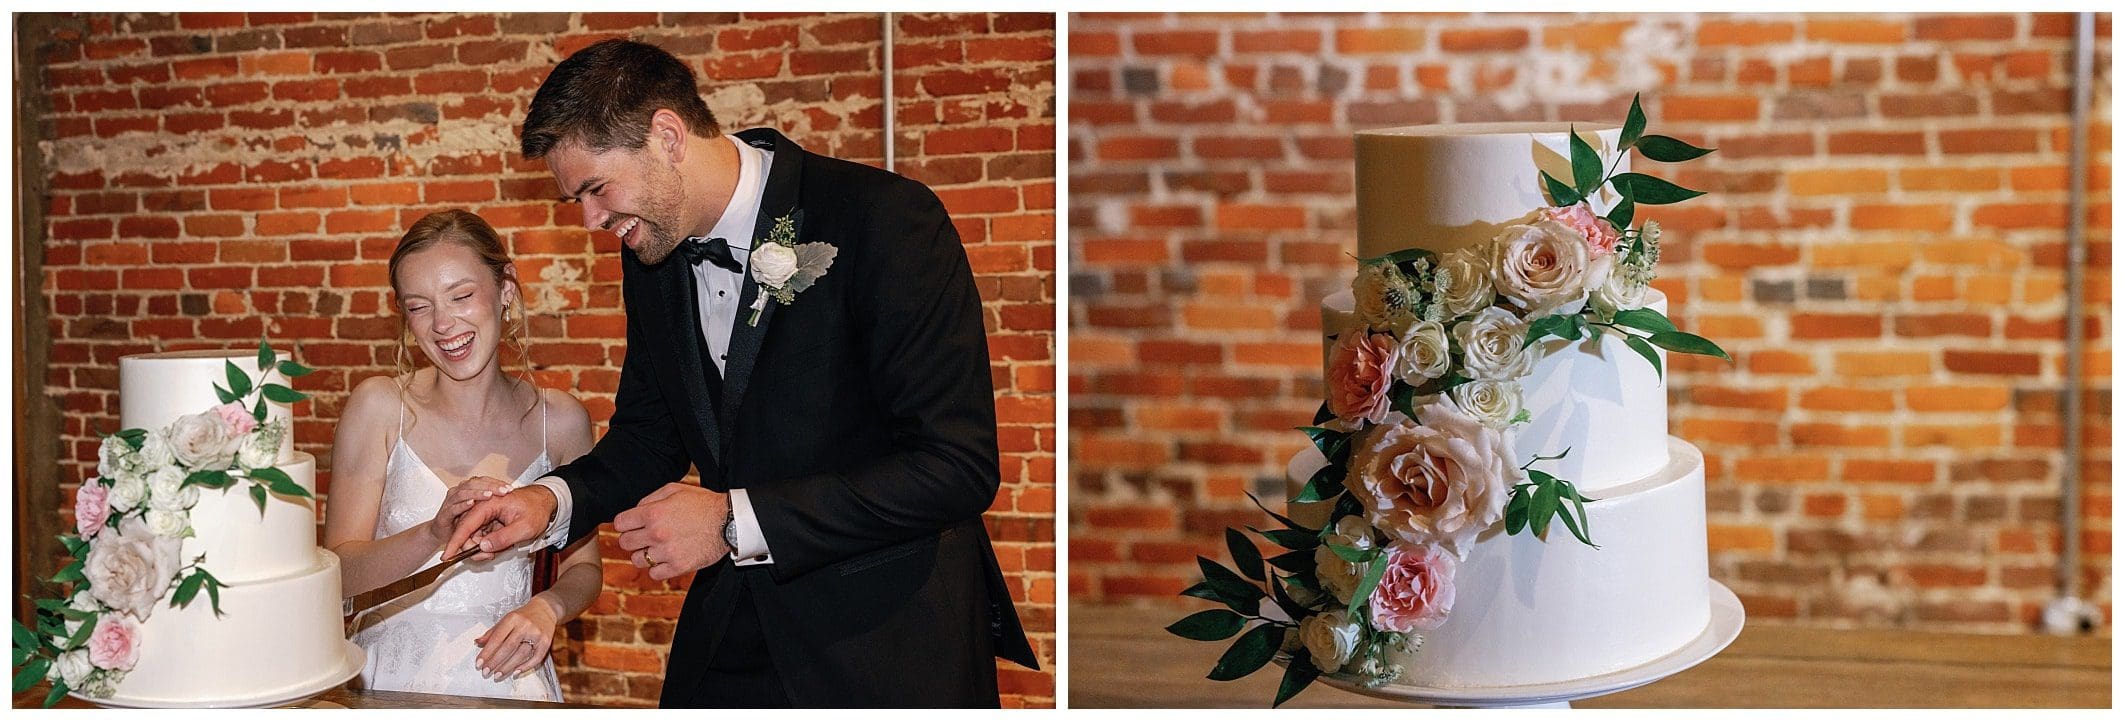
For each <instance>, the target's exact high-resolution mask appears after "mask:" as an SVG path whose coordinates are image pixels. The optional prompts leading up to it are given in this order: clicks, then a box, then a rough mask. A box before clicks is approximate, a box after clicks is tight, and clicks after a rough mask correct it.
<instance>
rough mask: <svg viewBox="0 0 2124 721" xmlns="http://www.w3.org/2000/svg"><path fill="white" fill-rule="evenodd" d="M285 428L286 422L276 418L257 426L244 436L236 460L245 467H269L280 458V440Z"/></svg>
mask: <svg viewBox="0 0 2124 721" xmlns="http://www.w3.org/2000/svg"><path fill="white" fill-rule="evenodd" d="M286 428H287V425H286V423H285V422H284V421H278V420H276V421H272V422H269V423H265V424H263V425H260V426H258V430H255V431H252V432H251V433H250V435H247V436H244V439H243V447H242V448H240V449H238V450H237V451H236V461H237V462H238V463H241V464H243V467H245V468H268V467H271V466H272V465H273V464H274V463H275V462H278V461H279V460H280V440H281V439H282V438H284V437H286Z"/></svg>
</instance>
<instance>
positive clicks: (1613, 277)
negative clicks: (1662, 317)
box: [1586, 264, 1651, 317]
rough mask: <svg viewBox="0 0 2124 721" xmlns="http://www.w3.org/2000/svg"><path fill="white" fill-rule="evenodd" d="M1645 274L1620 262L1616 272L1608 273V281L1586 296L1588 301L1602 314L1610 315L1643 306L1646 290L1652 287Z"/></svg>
mask: <svg viewBox="0 0 2124 721" xmlns="http://www.w3.org/2000/svg"><path fill="white" fill-rule="evenodd" d="M1644 276H1645V274H1644V272H1643V271H1639V270H1637V269H1636V268H1633V267H1631V266H1628V265H1621V264H1618V265H1616V266H1615V270H1614V272H1611V273H1609V274H1608V279H1607V280H1606V281H1603V282H1602V283H1601V284H1600V285H1598V286H1595V287H1594V288H1593V293H1592V295H1590V296H1588V297H1587V298H1586V302H1587V303H1589V304H1591V305H1592V306H1593V309H1594V310H1597V311H1600V314H1601V315H1603V316H1609V317H1613V316H1614V315H1615V313H1616V311H1624V310H1634V309H1637V308H1643V307H1645V291H1646V290H1648V289H1650V287H1651V284H1650V283H1648V282H1647V281H1648V280H1650V279H1649V278H1646V277H1644Z"/></svg>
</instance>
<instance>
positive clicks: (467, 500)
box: [428, 476, 509, 556]
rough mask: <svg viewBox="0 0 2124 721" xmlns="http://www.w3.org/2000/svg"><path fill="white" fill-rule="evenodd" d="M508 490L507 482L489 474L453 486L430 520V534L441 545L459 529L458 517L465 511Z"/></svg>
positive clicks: (436, 543) (446, 554)
mask: <svg viewBox="0 0 2124 721" xmlns="http://www.w3.org/2000/svg"><path fill="white" fill-rule="evenodd" d="M508 492H509V484H508V483H507V482H504V481H502V480H500V479H496V478H490V477H487V476H473V477H471V478H467V479H465V481H464V482H463V483H459V484H457V485H455V486H451V487H450V492H449V493H447V494H444V495H443V501H442V507H440V508H437V509H435V518H433V519H431V520H429V521H428V534H429V535H431V536H434V537H435V545H437V546H441V545H442V544H443V543H444V542H445V541H448V540H450V532H451V531H453V530H456V529H457V518H458V517H459V516H462V515H465V511H469V510H472V506H473V505H474V504H477V503H479V502H480V501H483V500H486V499H488V498H493V497H494V496H497V495H500V494H503V493H508ZM443 555H444V556H449V555H450V554H448V553H445V554H443Z"/></svg>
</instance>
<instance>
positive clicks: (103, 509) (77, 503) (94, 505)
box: [74, 478, 111, 538]
mask: <svg viewBox="0 0 2124 721" xmlns="http://www.w3.org/2000/svg"><path fill="white" fill-rule="evenodd" d="M110 517H111V489H109V488H107V487H105V486H104V485H103V482H102V481H100V480H97V479H94V478H91V479H88V480H87V481H83V482H82V483H81V488H80V490H76V491H74V529H75V530H77V531H80V532H81V537H82V538H95V537H96V534H97V533H100V532H102V531H103V522H104V521H106V520H109V519H110Z"/></svg>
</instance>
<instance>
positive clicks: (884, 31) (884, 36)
mask: <svg viewBox="0 0 2124 721" xmlns="http://www.w3.org/2000/svg"><path fill="white" fill-rule="evenodd" d="M878 26H879V27H878V31H879V32H878V38H879V40H878V42H880V43H881V44H883V45H884V46H885V91H884V92H885V108H884V110H883V112H884V113H885V127H884V142H885V169H886V170H893V166H892V156H893V152H892V146H894V145H897V143H896V142H894V138H893V137H892V126H893V119H894V116H896V115H899V113H897V112H894V110H895V109H896V108H897V106H896V105H895V104H894V103H893V95H892V13H878Z"/></svg>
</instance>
